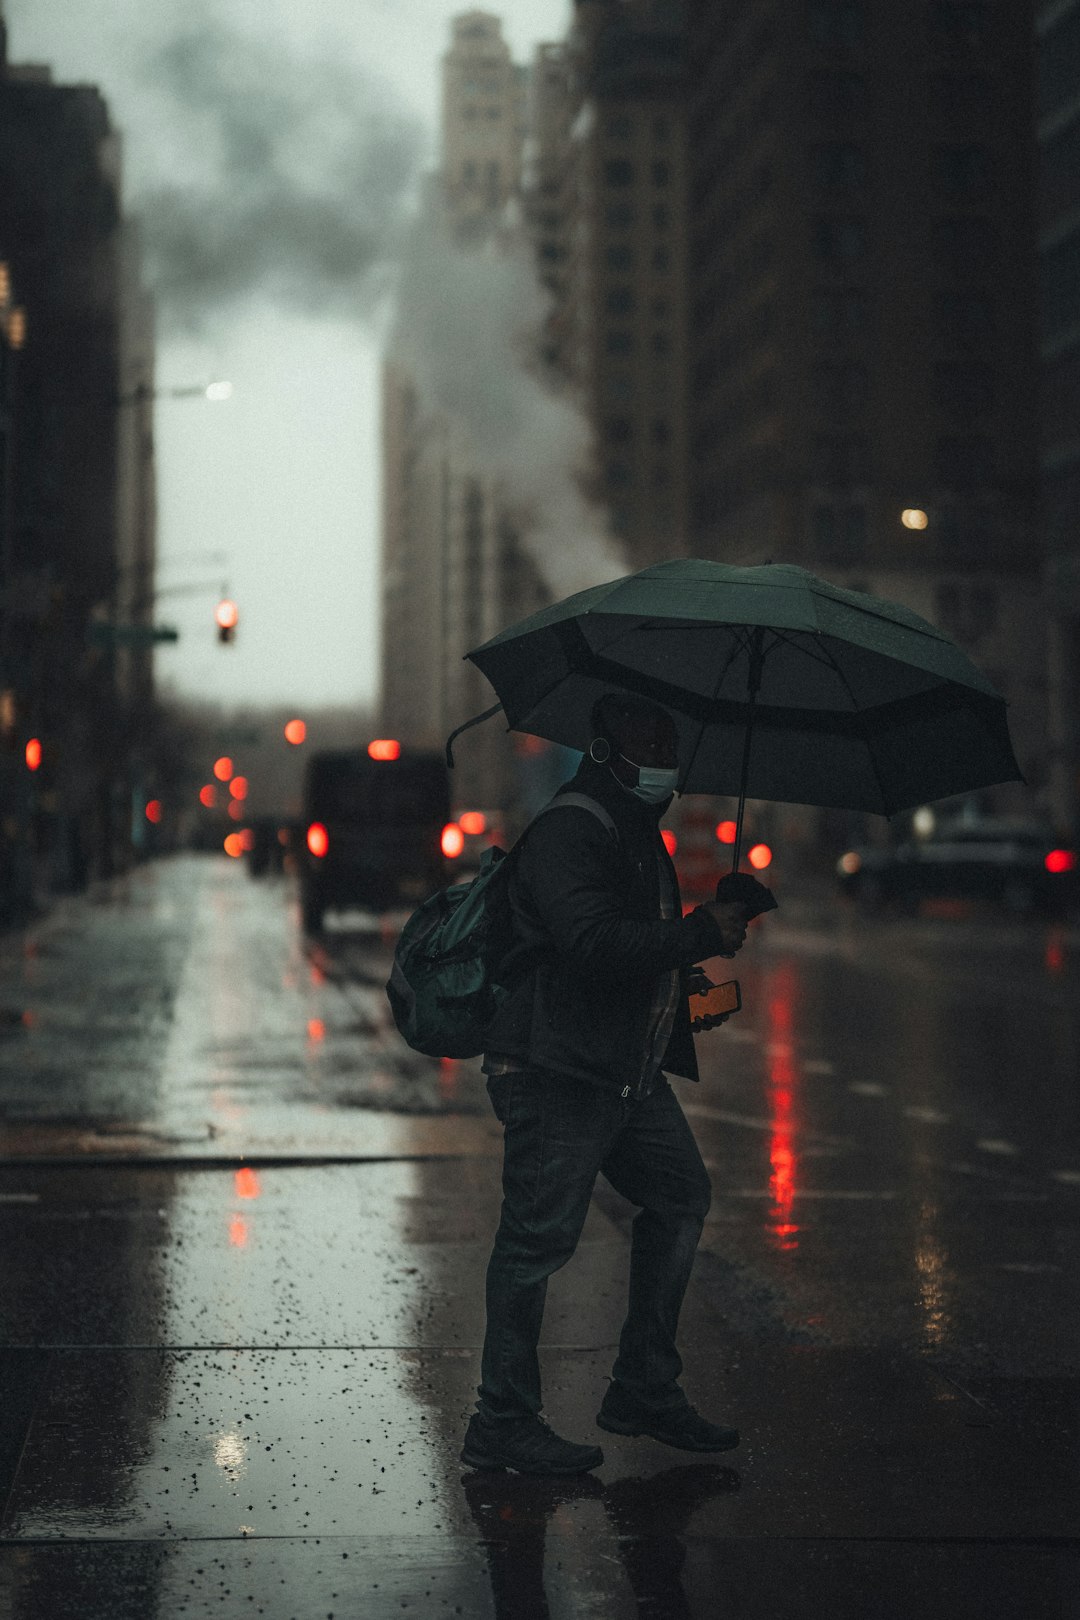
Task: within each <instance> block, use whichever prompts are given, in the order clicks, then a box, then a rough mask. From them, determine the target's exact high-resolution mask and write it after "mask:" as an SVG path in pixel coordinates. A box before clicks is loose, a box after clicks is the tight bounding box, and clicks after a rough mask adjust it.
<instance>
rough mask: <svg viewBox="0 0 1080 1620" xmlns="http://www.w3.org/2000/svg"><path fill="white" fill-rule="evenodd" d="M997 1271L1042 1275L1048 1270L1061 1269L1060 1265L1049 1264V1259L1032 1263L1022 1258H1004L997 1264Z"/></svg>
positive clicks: (1055, 1270) (1032, 1275)
mask: <svg viewBox="0 0 1080 1620" xmlns="http://www.w3.org/2000/svg"><path fill="white" fill-rule="evenodd" d="M998 1270H999V1271H1015V1272H1019V1273H1020V1275H1021V1276H1025V1277H1042V1276H1044V1275H1046V1273H1048V1272H1057V1271H1060V1270H1061V1267H1060V1266H1055V1265H1051V1263H1050V1262H1049V1261H1040V1262H1038V1263H1035V1264H1032V1263H1029V1262H1028V1261H1024V1260H1004V1261H1002V1263H1001V1265H999V1266H998Z"/></svg>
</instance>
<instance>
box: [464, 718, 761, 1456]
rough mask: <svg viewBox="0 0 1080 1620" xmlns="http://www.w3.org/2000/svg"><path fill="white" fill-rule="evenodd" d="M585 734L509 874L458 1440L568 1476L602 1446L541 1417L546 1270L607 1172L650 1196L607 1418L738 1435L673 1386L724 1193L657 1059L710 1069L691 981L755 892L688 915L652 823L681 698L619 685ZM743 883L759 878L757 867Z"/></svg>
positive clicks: (647, 1428)
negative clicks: (503, 985)
mask: <svg viewBox="0 0 1080 1620" xmlns="http://www.w3.org/2000/svg"><path fill="white" fill-rule="evenodd" d="M592 731H593V737H592V742H591V745H590V748H589V754H588V757H587V758H586V759H585V760H584V761H583V763H582V765H581V768H580V769H579V770H578V772H577V774H576V775H575V776H574V778H573V779H572V780H571V781H570V782H568V783H566V784H565V786H564V788H563V789H562V790H561V793H562V794H563V795H568V802H567V803H566V805H565V806H560V805H559V801H558V796H557V797H556V800H555V804H554V806H553V807H552V808H550V809H549V810H548V812H547V813H546V814H544V815H543V816H541V817H539V818H538V819H537V820H536V822H535V824H534V825H533V826H532V827H531V828H530V829H529V831H528V834H527V836H526V837H525V839H524V841H523V843H522V845H521V847H520V850H519V852H518V855H517V856H516V858H515V866H514V869H513V872H512V874H511V877H510V889H509V894H510V905H511V912H512V918H513V944H512V947H511V950H510V955H509V959H508V960H507V962H506V963H505V964H504V975H505V980H506V981H507V982H509V983H510V984H511V985H512V989H511V992H510V995H509V998H508V1000H507V1001H506V1002H505V1003H504V1005H503V1006H502V1008H501V1009H500V1011H499V1013H498V1014H497V1015H496V1018H495V1021H494V1023H493V1024H492V1026H491V1027H490V1029H489V1031H488V1044H487V1051H486V1053H485V1058H484V1070H485V1073H486V1074H487V1076H488V1091H489V1094H490V1096H491V1099H492V1104H493V1106H494V1108H495V1112H496V1114H497V1116H498V1118H499V1120H500V1121H501V1123H502V1124H503V1126H504V1132H505V1157H504V1170H503V1192H504V1198H503V1206H502V1215H501V1220H500V1224H499V1229H498V1232H497V1234H496V1238H495V1244H494V1248H493V1251H492V1255H491V1260H490V1263H489V1266H488V1274H487V1332H486V1337H485V1341H484V1350H483V1361H482V1372H481V1383H480V1386H479V1391H478V1393H479V1397H480V1398H479V1401H478V1402H477V1410H476V1413H475V1415H474V1416H473V1418H472V1419H471V1421H470V1423H469V1427H468V1432H467V1434H466V1437H465V1445H464V1449H463V1451H462V1458H463V1460H464V1461H465V1462H466V1463H468V1464H469V1465H470V1466H471V1467H475V1468H514V1469H517V1470H519V1471H521V1472H525V1473H533V1474H572V1473H578V1472H582V1471H584V1470H586V1469H590V1468H595V1467H597V1466H599V1464H600V1463H601V1462H602V1461H603V1455H602V1453H601V1451H600V1449H599V1447H597V1446H587V1445H578V1444H574V1443H572V1442H570V1441H567V1440H564V1439H562V1438H560V1436H558V1435H557V1434H555V1433H554V1432H553V1431H552V1430H551V1429H550V1428H548V1426H547V1425H546V1424H545V1423H544V1422H543V1421H542V1420H541V1418H540V1411H541V1390H540V1373H539V1364H538V1359H537V1341H538V1338H539V1334H540V1326H541V1320H542V1317H543V1310H544V1300H545V1295H546V1291H547V1280H548V1277H549V1276H550V1275H551V1274H552V1272H554V1271H556V1270H558V1269H559V1267H560V1266H562V1265H564V1264H565V1263H566V1261H568V1260H569V1259H570V1257H571V1255H572V1254H573V1253H574V1250H575V1248H576V1247H577V1243H578V1239H579V1237H580V1235H581V1230H582V1226H583V1225H584V1222H585V1216H586V1213H587V1211H588V1206H589V1200H590V1196H591V1193H592V1189H593V1185H594V1183H595V1180H596V1176H597V1173H598V1172H599V1171H603V1173H604V1175H605V1176H606V1177H607V1179H608V1180H609V1181H610V1183H611V1184H612V1186H613V1187H614V1188H615V1189H616V1190H617V1191H618V1192H620V1193H622V1194H623V1195H624V1196H625V1197H626V1198H628V1199H629V1200H630V1201H631V1202H632V1203H635V1204H637V1205H639V1206H640V1212H639V1214H638V1215H637V1217H636V1219H635V1221H634V1229H633V1241H632V1246H631V1256H630V1301H629V1310H628V1314H627V1317H626V1322H625V1325H624V1327H623V1330H622V1337H621V1341H620V1345H619V1353H618V1357H617V1359H616V1362H615V1366H614V1371H613V1376H612V1379H611V1382H610V1386H609V1388H608V1390H607V1393H606V1394H605V1396H604V1400H603V1404H602V1406H601V1408H600V1411H599V1413H598V1416H597V1422H598V1423H599V1425H600V1427H601V1428H605V1429H608V1430H610V1431H612V1432H614V1433H617V1434H635V1435H636V1434H648V1435H651V1436H652V1437H653V1438H655V1439H657V1440H661V1441H663V1442H665V1443H666V1444H668V1445H672V1446H676V1447H679V1448H681V1449H683V1450H686V1451H697V1452H716V1451H723V1450H727V1449H728V1448H730V1447H732V1446H735V1445H737V1444H738V1439H739V1436H738V1433H737V1431H736V1430H735V1429H732V1428H723V1427H720V1426H718V1425H717V1424H714V1423H712V1422H709V1421H708V1420H707V1419H706V1418H704V1417H703V1416H701V1415H700V1414H699V1413H698V1412H697V1411H695V1409H694V1408H693V1407H692V1406H691V1405H690V1403H689V1401H688V1400H687V1398H686V1396H685V1394H684V1393H683V1391H682V1390H681V1388H680V1387H679V1382H678V1380H679V1375H680V1373H681V1371H682V1362H681V1359H680V1357H679V1353H678V1350H677V1348H676V1343H675V1340H676V1331H677V1327H678V1320H679V1311H680V1307H681V1305H682V1300H683V1295H684V1294H685V1291H686V1287H687V1284H688V1282H689V1279H690V1271H691V1267H692V1265H693V1260H694V1253H695V1250H696V1248H697V1243H698V1239H699V1237H700V1234H701V1229H702V1224H703V1222H704V1219H705V1215H706V1213H707V1211H708V1208H709V1202H710V1193H711V1189H710V1185H709V1177H708V1174H707V1172H706V1170H705V1166H704V1164H703V1163H702V1159H701V1155H700V1153H699V1151H698V1147H697V1143H696V1142H695V1140H694V1137H693V1134H692V1133H691V1130H690V1127H689V1125H688V1124H687V1122H686V1119H685V1116H684V1115H683V1112H682V1109H681V1108H680V1106H679V1103H678V1100H677V1099H676V1097H675V1094H674V1092H673V1091H672V1089H671V1087H670V1086H669V1084H668V1082H667V1079H666V1076H665V1073H664V1071H665V1070H667V1071H669V1072H671V1073H673V1074H679V1075H682V1076H684V1077H686V1078H688V1079H691V1080H696V1079H697V1065H696V1061H695V1056H694V1046H693V1036H692V1034H691V1023H690V1013H689V1007H688V1002H687V993H688V990H689V989H690V988H702V987H705V986H707V985H708V980H707V979H706V978H705V976H704V974H703V973H702V972H701V971H700V969H696V968H695V967H694V964H696V963H700V962H702V961H705V960H707V959H708V958H709V957H712V956H717V955H724V956H733V955H734V954H735V952H736V951H737V950H738V949H739V948H740V946H741V945H742V943H743V941H744V939H745V937H746V924H747V916H748V909H749V908H748V907H747V905H746V904H745V903H743V902H742V901H741V900H739V901H737V900H726V901H717V902H713V903H711V904H709V905H704V906H699V907H698V908H697V909H696V910H694V911H692V912H691V913H690V914H689V915H688V916H686V917H683V915H682V908H681V905H680V901H679V891H678V883H677V880H676V876H675V869H674V867H673V865H672V863H671V860H670V858H669V856H668V854H667V851H666V849H665V847H664V844H663V840H662V838H661V836H660V828H659V822H660V818H661V816H662V815H663V813H664V811H665V810H666V809H667V808H668V805H669V804H670V803H671V797H672V793H673V791H674V788H675V785H676V781H677V778H678V770H677V766H678V755H677V743H678V739H677V733H676V727H675V723H674V720H673V718H672V716H671V714H670V713H669V712H668V711H667V710H666V709H664V708H662V707H661V706H660V705H658V704H656V703H654V702H652V701H650V700H648V699H646V698H642V697H634V696H631V695H629V694H626V695H623V694H618V693H608V694H607V695H605V696H603V697H601V698H600V700H599V701H598V702H597V703H596V704H595V706H594V709H593V718H592ZM583 799H584V801H585V802H583ZM738 883H740V884H742V885H749V886H751V887H756V888H759V889H760V885H755V884H754V880H752V879H750V878H749V877H747V876H745V875H744V876H743V877H742V878H740V879H739V880H738ZM761 894H762V895H763V896H765V895H767V891H765V890H763V889H762V890H761ZM764 904H765V905H767V904H771V901H770V900H768V899H766V900H765V901H764ZM753 909H762V906H759V907H755V908H753ZM713 1022H722V1020H721V1019H716V1020H708V1021H707V1022H706V1024H705V1025H704V1026H703V1027H709V1026H710V1025H711V1024H712V1023H713Z"/></svg>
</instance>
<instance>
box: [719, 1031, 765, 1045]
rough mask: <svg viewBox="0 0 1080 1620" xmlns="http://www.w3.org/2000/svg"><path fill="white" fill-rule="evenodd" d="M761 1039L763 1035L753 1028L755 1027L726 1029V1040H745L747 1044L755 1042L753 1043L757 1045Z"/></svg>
mask: <svg viewBox="0 0 1080 1620" xmlns="http://www.w3.org/2000/svg"><path fill="white" fill-rule="evenodd" d="M760 1039H761V1036H760V1035H759V1034H758V1033H757V1031H756V1030H753V1029H726V1028H725V1030H724V1040H725V1041H741V1042H743V1043H745V1044H749V1043H750V1042H753V1044H754V1045H755V1046H756V1045H757V1043H758V1042H759V1041H760Z"/></svg>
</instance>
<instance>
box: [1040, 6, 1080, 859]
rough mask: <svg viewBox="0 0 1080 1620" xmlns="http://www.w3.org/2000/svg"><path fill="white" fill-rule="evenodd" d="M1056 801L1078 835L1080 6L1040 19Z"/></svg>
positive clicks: (1059, 815) (1060, 816)
mask: <svg viewBox="0 0 1080 1620" xmlns="http://www.w3.org/2000/svg"><path fill="white" fill-rule="evenodd" d="M1036 32H1037V50H1038V99H1037V118H1038V122H1037V133H1038V145H1039V159H1040V183H1039V268H1040V288H1041V299H1040V331H1039V352H1040V358H1041V369H1042V410H1041V444H1040V476H1041V486H1042V517H1043V525H1044V533H1045V537H1046V548H1047V592H1048V599H1049V604H1050V636H1049V647H1048V651H1049V659H1050V672H1049V673H1050V682H1049V686H1050V691H1049V698H1050V703H1049V708H1050V716H1049V719H1050V778H1051V804H1052V808H1053V812H1054V815H1055V817H1056V819H1057V821H1058V822H1059V823H1060V825H1061V827H1062V829H1063V831H1067V832H1068V833H1069V834H1071V836H1072V837H1073V838H1080V0H1053V3H1049V0H1044V3H1043V4H1041V5H1040V6H1039V9H1038V13H1037V17H1036Z"/></svg>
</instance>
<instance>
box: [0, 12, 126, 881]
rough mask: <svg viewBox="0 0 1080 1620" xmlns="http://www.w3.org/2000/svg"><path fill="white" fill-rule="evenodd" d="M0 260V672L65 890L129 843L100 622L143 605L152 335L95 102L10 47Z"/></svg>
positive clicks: (113, 691) (115, 693)
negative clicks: (9, 397) (1, 395)
mask: <svg viewBox="0 0 1080 1620" xmlns="http://www.w3.org/2000/svg"><path fill="white" fill-rule="evenodd" d="M0 43H3V44H6V41H5V40H4V37H3V36H2V34H0ZM0 259H2V260H3V261H4V262H5V263H7V264H8V266H9V267H10V275H11V277H12V280H13V282H14V285H15V286H16V287H17V288H18V295H19V299H20V302H21V303H23V304H24V305H25V306H26V310H27V326H26V336H25V342H24V344H23V347H22V350H21V352H20V354H19V357H18V358H19V367H18V399H17V411H16V413H15V418H14V424H13V433H12V444H11V458H12V468H13V472H12V484H11V490H10V497H9V501H8V515H9V534H8V542H7V555H6V559H5V564H6V568H7V570H8V577H7V584H8V586H9V594H8V599H7V603H6V613H5V626H4V656H5V659H6V662H7V664H8V669H7V671H6V677H7V681H8V682H10V689H12V690H14V691H15V693H16V701H17V703H18V706H19V708H20V710H21V714H20V720H19V724H20V727H21V728H22V731H23V732H24V733H26V734H29V733H30V732H32V733H33V734H34V735H36V736H39V737H40V738H41V739H42V742H43V750H44V751H43V758H42V764H41V768H40V771H39V773H38V774H37V776H36V778H35V792H36V796H37V802H36V807H35V814H34V824H35V827H36V828H37V831H38V839H39V849H38V856H39V866H40V868H41V874H42V878H43V880H44V881H45V882H48V883H52V884H57V885H60V886H62V887H71V886H79V885H80V884H81V883H82V882H84V881H85V880H86V878H87V877H88V876H90V875H93V874H100V873H107V872H109V871H111V870H112V869H113V868H114V867H115V865H116V864H117V862H118V861H123V860H124V858H125V855H126V852H127V851H128V850H129V849H130V829H131V822H132V805H131V798H132V786H133V782H132V746H133V738H134V736H135V734H136V733H137V730H138V726H139V716H140V713H141V712H143V711H144V710H145V705H146V703H147V702H148V701H149V658H150V649H149V646H148V645H147V646H146V647H144V648H142V649H139V650H138V651H131V650H121V649H119V648H118V647H117V645H116V641H115V638H110V635H109V627H110V626H115V625H116V623H117V622H118V616H119V615H121V614H130V615H132V619H131V620H129V621H128V622H129V623H130V622H136V621H138V620H139V618H140V616H142V615H145V622H147V623H148V622H149V616H150V610H151V607H152V600H153V583H152V570H153V495H154V487H153V454H152V426H151V418H150V415H149V397H150V394H151V392H152V386H151V385H152V357H153V333H152V325H151V319H150V312H149V307H148V304H147V302H146V297H145V293H144V292H143V291H142V289H141V284H140V279H139V274H138V259H137V249H136V245H135V243H134V240H133V238H132V237H131V236H130V233H129V232H128V230H127V227H126V226H125V223H124V221H123V218H122V212H121V193H120V148H119V140H118V137H117V134H116V131H115V129H114V128H113V126H112V123H111V120H110V117H109V111H108V107H107V106H106V103H105V102H104V100H103V99H102V97H101V95H100V93H99V92H98V91H97V90H96V89H94V88H93V87H92V86H88V85H58V84H55V83H54V82H53V81H52V78H51V75H50V73H49V70H48V69H47V68H45V67H39V66H14V65H11V64H9V63H8V62H7V60H6V54H4V55H2V56H0ZM129 639H131V638H129ZM140 705H141V706H142V707H141V709H140Z"/></svg>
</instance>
